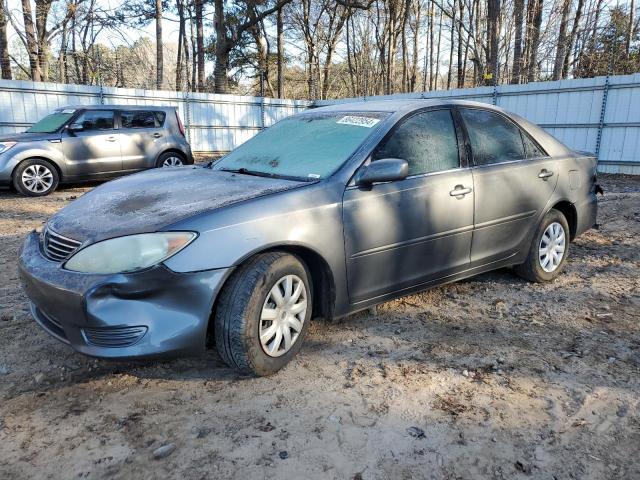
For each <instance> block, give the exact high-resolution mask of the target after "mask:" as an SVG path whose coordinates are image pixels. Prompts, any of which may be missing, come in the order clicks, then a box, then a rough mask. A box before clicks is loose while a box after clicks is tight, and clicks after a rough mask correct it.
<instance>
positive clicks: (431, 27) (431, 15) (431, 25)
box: [424, 0, 442, 91]
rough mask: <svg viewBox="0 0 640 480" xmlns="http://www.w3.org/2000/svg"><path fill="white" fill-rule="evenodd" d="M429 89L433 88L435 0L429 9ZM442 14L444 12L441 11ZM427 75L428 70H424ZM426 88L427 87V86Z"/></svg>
mask: <svg viewBox="0 0 640 480" xmlns="http://www.w3.org/2000/svg"><path fill="white" fill-rule="evenodd" d="M429 12H430V13H429V91H431V90H433V52H434V48H433V39H434V34H433V32H434V30H435V29H434V22H435V20H436V19H435V14H436V6H435V3H434V2H433V0H432V1H431V9H430V10H429ZM441 15H442V13H441ZM424 74H425V76H426V74H427V72H426V71H425V72H424ZM425 90H426V88H425Z"/></svg>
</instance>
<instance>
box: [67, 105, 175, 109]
mask: <svg viewBox="0 0 640 480" xmlns="http://www.w3.org/2000/svg"><path fill="white" fill-rule="evenodd" d="M65 108H72V109H74V110H80V109H82V110H175V109H176V108H177V107H172V106H167V105H162V106H160V105H66V106H64V107H59V108H58V109H57V110H60V109H65Z"/></svg>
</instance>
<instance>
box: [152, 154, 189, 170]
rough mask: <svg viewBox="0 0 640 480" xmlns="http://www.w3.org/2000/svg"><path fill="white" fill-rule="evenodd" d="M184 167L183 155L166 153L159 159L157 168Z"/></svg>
mask: <svg viewBox="0 0 640 480" xmlns="http://www.w3.org/2000/svg"><path fill="white" fill-rule="evenodd" d="M183 165H184V158H183V157H182V155H180V154H178V153H175V152H165V153H163V154H162V155H160V156H159V157H158V161H157V162H156V167H158V168H163V167H181V166H183Z"/></svg>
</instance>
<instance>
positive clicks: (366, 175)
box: [356, 158, 409, 186]
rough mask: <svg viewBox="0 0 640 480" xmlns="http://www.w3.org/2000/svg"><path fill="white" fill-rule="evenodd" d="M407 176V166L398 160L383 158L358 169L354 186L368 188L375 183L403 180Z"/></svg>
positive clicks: (404, 161) (405, 162)
mask: <svg viewBox="0 0 640 480" xmlns="http://www.w3.org/2000/svg"><path fill="white" fill-rule="evenodd" d="M407 175H409V164H408V163H407V161H406V160H402V159H400V158H383V159H381V160H376V161H374V162H371V163H370V164H369V165H366V166H364V167H362V168H361V169H360V171H359V172H358V175H357V177H356V185H363V186H370V185H371V184H373V183H376V182H394V181H397V180H404V179H405V178H407Z"/></svg>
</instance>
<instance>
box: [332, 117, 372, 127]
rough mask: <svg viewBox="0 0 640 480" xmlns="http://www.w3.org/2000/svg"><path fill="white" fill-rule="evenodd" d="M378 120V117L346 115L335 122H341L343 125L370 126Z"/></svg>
mask: <svg viewBox="0 0 640 480" xmlns="http://www.w3.org/2000/svg"><path fill="white" fill-rule="evenodd" d="M379 121H380V119H378V118H371V117H359V116H356V115H347V116H346V117H342V118H341V119H340V120H338V122H337V123H342V124H344V125H355V126H356V127H365V128H371V127H373V126H374V125H375V124H376V123H378V122H379Z"/></svg>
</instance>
